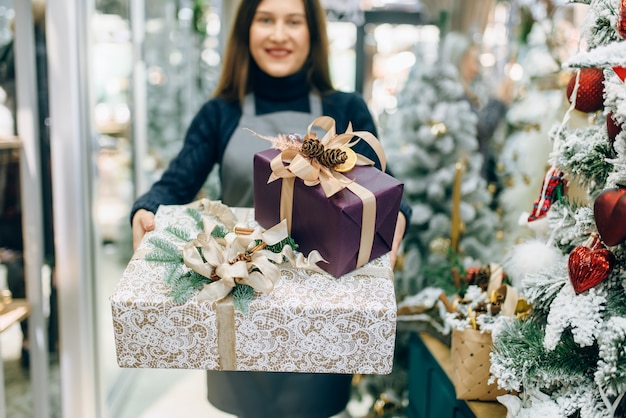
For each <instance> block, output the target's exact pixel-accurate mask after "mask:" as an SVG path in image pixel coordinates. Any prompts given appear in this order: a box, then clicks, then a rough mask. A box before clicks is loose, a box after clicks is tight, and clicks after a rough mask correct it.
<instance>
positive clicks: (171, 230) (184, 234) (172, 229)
mask: <svg viewBox="0 0 626 418" xmlns="http://www.w3.org/2000/svg"><path fill="white" fill-rule="evenodd" d="M164 231H165V232H167V233H168V234H171V235H173V236H175V237H176V238H178V239H179V240H181V241H185V242H189V241H191V240H192V239H193V236H192V234H191V233H190V232H189V231H187V230H186V229H184V228H181V227H180V226H177V225H169V226H167V227H166V228H165V229H164Z"/></svg>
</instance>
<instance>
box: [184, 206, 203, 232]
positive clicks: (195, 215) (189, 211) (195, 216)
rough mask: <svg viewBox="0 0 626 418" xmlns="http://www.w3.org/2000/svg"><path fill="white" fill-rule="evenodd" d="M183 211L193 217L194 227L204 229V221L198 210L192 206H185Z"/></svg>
mask: <svg viewBox="0 0 626 418" xmlns="http://www.w3.org/2000/svg"><path fill="white" fill-rule="evenodd" d="M185 213H186V214H187V215H189V216H190V217H191V218H193V220H194V221H195V222H196V228H198V230H199V231H204V221H203V220H202V214H201V213H200V211H199V210H197V209H194V208H187V210H186V211H185Z"/></svg>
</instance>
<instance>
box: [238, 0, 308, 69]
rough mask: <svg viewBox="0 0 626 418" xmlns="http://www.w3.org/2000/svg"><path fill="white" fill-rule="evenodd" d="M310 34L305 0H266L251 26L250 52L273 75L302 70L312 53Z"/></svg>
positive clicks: (263, 0) (261, 66)
mask: <svg viewBox="0 0 626 418" xmlns="http://www.w3.org/2000/svg"><path fill="white" fill-rule="evenodd" d="M310 48H311V45H310V36H309V28H308V26H307V22H306V15H305V11H304V3H303V2H302V0H262V1H261V3H259V6H258V7H257V9H256V13H255V15H254V19H253V20H252V25H251V26H250V53H251V54H252V58H254V61H255V62H256V63H257V65H258V66H259V68H261V70H263V71H264V72H266V73H267V74H269V75H270V76H272V77H286V76H289V75H292V74H295V73H296V72H298V71H299V70H300V69H301V68H302V66H303V65H304V63H305V61H306V59H307V57H308V56H309V50H310Z"/></svg>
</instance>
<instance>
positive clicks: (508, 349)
mask: <svg viewBox="0 0 626 418" xmlns="http://www.w3.org/2000/svg"><path fill="white" fill-rule="evenodd" d="M544 331H545V330H544V326H543V325H542V324H540V323H539V322H537V321H534V320H533V319H526V320H518V321H511V322H509V323H508V325H507V326H506V327H503V328H502V329H501V330H500V332H499V333H498V335H497V338H494V340H493V355H494V357H495V361H496V362H498V361H499V359H502V358H505V359H506V363H507V366H508V367H509V368H510V369H511V372H512V373H514V374H516V375H517V376H524V379H525V381H527V382H537V381H541V380H542V379H544V378H545V377H546V376H552V377H554V376H576V375H578V376H584V375H586V374H588V373H589V372H590V370H593V368H594V367H595V364H596V362H597V359H598V347H597V345H593V346H590V347H580V346H579V345H578V344H576V342H575V341H574V338H573V337H572V335H571V333H569V332H565V333H564V334H563V335H562V338H561V341H560V342H559V344H558V345H557V346H556V348H555V349H554V350H553V351H547V350H546V349H545V348H544V346H543V340H544ZM572 353H576V355H572ZM563 383H565V382H563Z"/></svg>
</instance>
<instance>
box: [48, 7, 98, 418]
mask: <svg viewBox="0 0 626 418" xmlns="http://www.w3.org/2000/svg"><path fill="white" fill-rule="evenodd" d="M93 11H94V4H93V1H92V0H48V1H47V5H46V35H47V46H48V76H49V89H50V90H49V97H50V119H51V127H50V135H51V138H50V143H51V158H52V180H53V191H54V195H53V206H54V229H55V253H56V254H55V255H56V274H57V294H58V299H59V304H58V305H59V321H60V327H59V328H60V334H59V338H60V342H61V345H60V353H59V355H60V358H59V363H60V373H61V409H62V415H63V417H64V418H83V417H94V418H99V417H104V416H106V415H105V402H104V399H105V396H104V392H103V388H102V387H100V386H101V385H99V381H100V380H99V377H98V376H99V370H98V367H97V365H98V362H97V359H98V349H97V344H96V341H97V340H96V335H95V333H96V320H95V309H96V306H98V303H102V302H101V301H98V300H97V299H96V296H98V298H99V299H102V298H105V297H106V295H95V292H94V283H93V282H94V278H95V277H96V275H95V266H96V259H95V258H96V257H95V254H96V252H95V249H94V243H95V242H96V239H95V237H96V233H95V230H94V224H93V216H92V214H93V213H94V208H93V196H92V184H93V179H94V167H95V162H94V148H95V144H94V140H95V136H94V129H93V121H92V113H93V108H94V107H93V100H92V95H91V90H90V85H91V83H90V74H91V71H90V68H89V65H90V62H91V60H90V55H89V45H90V44H91V30H90V24H89V23H90V21H91V16H92V14H93Z"/></svg>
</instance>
